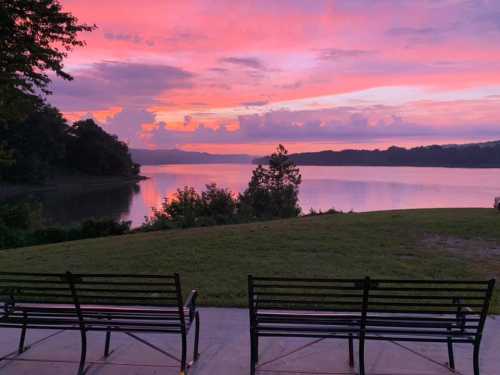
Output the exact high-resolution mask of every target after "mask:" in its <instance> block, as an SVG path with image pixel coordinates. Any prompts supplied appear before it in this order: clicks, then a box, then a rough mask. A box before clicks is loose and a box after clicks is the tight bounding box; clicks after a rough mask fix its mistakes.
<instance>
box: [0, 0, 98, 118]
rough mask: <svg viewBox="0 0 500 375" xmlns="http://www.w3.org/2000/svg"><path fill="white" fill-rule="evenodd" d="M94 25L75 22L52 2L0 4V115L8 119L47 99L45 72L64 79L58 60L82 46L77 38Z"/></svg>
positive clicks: (3, 1) (15, 0) (5, 1)
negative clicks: (43, 95)
mask: <svg viewBox="0 0 500 375" xmlns="http://www.w3.org/2000/svg"><path fill="white" fill-rule="evenodd" d="M94 28H95V25H87V24H82V23H79V22H78V19H77V18H76V17H75V16H73V15H72V14H71V13H68V12H64V11H63V10H62V6H61V4H60V3H59V1H57V0H0V114H1V117H5V118H12V117H15V116H17V115H19V114H20V113H23V111H24V110H25V109H26V108H27V107H29V106H30V105H32V106H36V105H39V104H41V102H40V101H39V100H38V95H39V93H40V92H41V93H43V94H50V90H49V89H48V85H49V83H50V77H49V73H50V72H52V73H55V75H56V76H59V77H61V78H63V79H66V80H71V79H72V77H71V75H69V74H68V73H67V72H65V71H64V66H63V60H64V58H66V57H67V56H68V53H69V52H70V51H71V50H73V49H74V48H75V47H81V46H84V44H85V43H84V42H83V41H82V40H80V39H79V38H78V34H79V33H81V32H85V31H92V30H93V29H94Z"/></svg>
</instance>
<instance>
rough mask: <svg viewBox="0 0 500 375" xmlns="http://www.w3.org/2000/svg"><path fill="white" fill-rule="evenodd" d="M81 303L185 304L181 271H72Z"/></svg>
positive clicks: (73, 281) (172, 305) (177, 305)
mask: <svg viewBox="0 0 500 375" xmlns="http://www.w3.org/2000/svg"><path fill="white" fill-rule="evenodd" d="M71 281H72V284H73V288H74V290H75V295H76V297H77V299H78V303H79V304H82V305H83V304H86V305H110V306H133V305H137V306H152V307H155V306H158V307H179V306H182V292H181V285H180V278H179V275H178V274H173V275H140V274H139V275H124V274H71Z"/></svg>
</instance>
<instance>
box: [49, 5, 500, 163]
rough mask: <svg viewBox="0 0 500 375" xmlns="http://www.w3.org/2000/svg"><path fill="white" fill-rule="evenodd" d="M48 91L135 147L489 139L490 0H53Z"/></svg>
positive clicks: (495, 114)
mask: <svg viewBox="0 0 500 375" xmlns="http://www.w3.org/2000/svg"><path fill="white" fill-rule="evenodd" d="M61 3H62V4H63V5H64V7H65V9H66V10H68V11H71V12H72V13H73V14H74V15H76V16H77V17H78V19H79V20H80V21H81V22H86V23H95V24H96V25H97V26H98V29H97V30H96V31H94V32H93V33H90V34H84V35H83V37H84V39H86V41H87V47H86V48H82V49H77V50H75V51H74V52H73V53H72V54H71V56H70V58H69V59H68V60H67V61H66V69H67V70H68V71H69V72H70V73H71V74H72V75H74V77H75V80H74V81H71V82H65V81H61V80H57V79H56V80H54V83H53V87H52V89H53V91H54V95H52V97H50V99H49V100H50V102H51V103H53V104H54V105H56V106H58V107H59V108H60V109H61V110H62V111H63V112H64V114H65V116H66V118H67V119H68V120H69V121H75V120H77V119H80V118H85V117H89V116H91V117H93V118H94V119H95V120H96V121H97V122H98V123H99V124H100V125H102V126H103V128H104V129H106V130H107V131H109V132H111V133H114V134H117V135H118V136H119V137H120V138H122V139H124V140H126V141H127V142H128V143H129V145H130V146H131V147H135V148H139V147H140V148H152V149H153V148H157V149H160V148H174V147H175V148H181V149H185V150H196V151H209V152H217V153H251V154H255V155H258V154H265V153H268V152H269V151H270V150H271V149H272V147H273V146H274V145H275V144H277V143H278V142H281V143H284V144H285V145H286V146H287V147H288V148H289V149H290V150H291V151H293V152H298V151H311V150H322V149H343V148H362V147H363V148H374V147H387V146H390V145H392V144H398V145H402V146H413V145H419V144H431V143H450V142H468V141H479V140H491V139H500V1H496V0H490V1H488V0H484V1H479V0H477V1H474V0H468V1H458V0H428V1H424V0H422V1H420V0H419V1H412V0H408V1H405V0H399V1H397V0H345V1H319V0H302V1H300V0H276V1H270V0H265V1H256V0H254V1H237V0H230V1H215V0H214V1H208V0H207V1H187V0H183V1H180V0H179V1H177V0H170V1H167V0H162V1H160V0H140V1H137V0H121V1H119V2H118V1H111V0H99V1H97V0H62V1H61Z"/></svg>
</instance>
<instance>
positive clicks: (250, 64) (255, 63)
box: [219, 57, 265, 70]
mask: <svg viewBox="0 0 500 375" xmlns="http://www.w3.org/2000/svg"><path fill="white" fill-rule="evenodd" d="M219 61H220V62H221V63H226V64H232V65H239V66H242V67H245V68H251V69H256V70H265V66H264V64H263V63H262V62H261V61H260V60H259V59H257V58H255V57H224V58H222V59H220V60H219Z"/></svg>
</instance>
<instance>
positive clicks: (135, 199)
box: [40, 164, 500, 226]
mask: <svg viewBox="0 0 500 375" xmlns="http://www.w3.org/2000/svg"><path fill="white" fill-rule="evenodd" d="M253 168H255V166H253V165H239V164H208V165H207V164H205V165H160V166H143V167H142V171H141V173H142V174H143V175H145V176H148V177H150V178H149V179H148V180H144V181H141V182H140V183H139V184H138V185H137V186H126V187H121V188H115V189H111V190H104V191H98V192H90V193H85V194H78V195H72V194H69V195H62V194H61V193H46V194H44V195H42V196H40V199H41V200H42V201H43V202H44V204H45V207H46V215H47V216H49V217H51V218H52V220H53V221H54V222H62V223H69V222H75V221H79V220H81V219H83V218H86V217H92V216H93V217H99V216H110V217H114V218H121V219H125V220H131V221H132V222H133V225H134V226H138V225H140V224H141V223H142V222H143V221H144V216H147V215H149V214H150V212H151V207H159V206H160V205H161V202H162V199H163V197H165V196H170V195H171V194H172V193H173V192H174V191H175V189H176V188H178V187H182V186H185V185H188V186H193V187H195V188H196V189H197V190H201V189H203V187H204V185H205V184H207V183H210V182H215V183H217V185H219V186H222V187H227V188H229V189H231V190H232V191H233V192H239V191H241V190H243V189H245V187H246V186H247V184H248V181H249V179H250V176H251V173H252V170H253ZM300 170H301V172H302V176H303V182H302V185H301V188H300V204H301V206H302V209H303V211H305V212H307V211H309V209H310V208H314V209H315V210H328V209H329V208H332V207H334V208H335V209H338V210H343V211H350V210H353V211H356V212H362V211H376V210H392V209H401V208H425V207H490V206H491V205H492V202H493V198H494V196H499V195H500V169H448V168H410V167H314V166H301V167H300Z"/></svg>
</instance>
